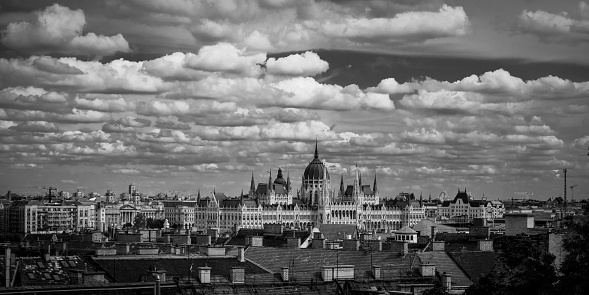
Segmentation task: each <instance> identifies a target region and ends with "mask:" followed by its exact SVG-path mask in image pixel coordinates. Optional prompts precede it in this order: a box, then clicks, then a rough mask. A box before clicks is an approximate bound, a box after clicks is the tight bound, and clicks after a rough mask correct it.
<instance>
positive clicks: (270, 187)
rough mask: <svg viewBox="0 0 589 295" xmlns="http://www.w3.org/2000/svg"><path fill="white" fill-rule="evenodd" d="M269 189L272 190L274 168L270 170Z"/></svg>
mask: <svg viewBox="0 0 589 295" xmlns="http://www.w3.org/2000/svg"><path fill="white" fill-rule="evenodd" d="M268 173H270V174H268V191H270V190H272V169H270V171H268Z"/></svg>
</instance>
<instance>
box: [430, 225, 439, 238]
mask: <svg viewBox="0 0 589 295" xmlns="http://www.w3.org/2000/svg"><path fill="white" fill-rule="evenodd" d="M437 234H438V228H437V227H436V226H432V233H431V239H432V241H435V240H436V235H437Z"/></svg>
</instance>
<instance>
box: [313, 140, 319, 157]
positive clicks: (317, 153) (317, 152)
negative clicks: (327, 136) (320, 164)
mask: <svg viewBox="0 0 589 295" xmlns="http://www.w3.org/2000/svg"><path fill="white" fill-rule="evenodd" d="M314 158H315V159H319V151H318V150H317V136H315V157H314Z"/></svg>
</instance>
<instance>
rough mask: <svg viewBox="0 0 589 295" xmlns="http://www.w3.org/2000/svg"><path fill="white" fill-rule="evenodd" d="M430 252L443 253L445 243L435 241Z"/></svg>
mask: <svg viewBox="0 0 589 295" xmlns="http://www.w3.org/2000/svg"><path fill="white" fill-rule="evenodd" d="M432 250H433V251H445V243H444V241H435V242H433V243H432Z"/></svg>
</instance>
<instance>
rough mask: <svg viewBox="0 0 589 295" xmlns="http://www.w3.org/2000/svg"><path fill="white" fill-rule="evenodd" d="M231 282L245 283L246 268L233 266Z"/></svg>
mask: <svg viewBox="0 0 589 295" xmlns="http://www.w3.org/2000/svg"><path fill="white" fill-rule="evenodd" d="M231 282H232V283H234V284H243V283H245V268H243V267H232V268H231Z"/></svg>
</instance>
